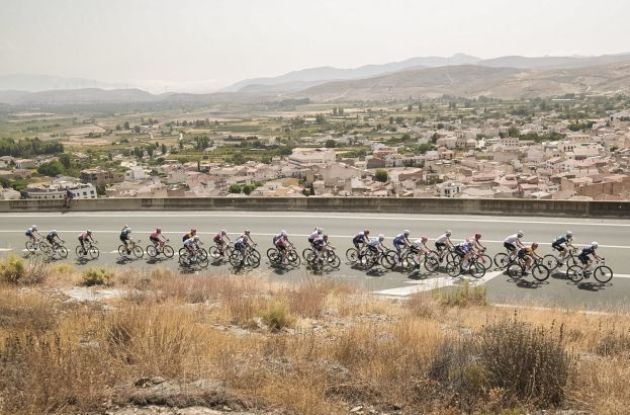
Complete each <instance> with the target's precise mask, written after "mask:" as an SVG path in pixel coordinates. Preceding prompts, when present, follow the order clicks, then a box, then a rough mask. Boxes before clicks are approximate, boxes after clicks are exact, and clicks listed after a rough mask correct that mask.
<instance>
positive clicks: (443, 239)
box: [435, 234, 448, 245]
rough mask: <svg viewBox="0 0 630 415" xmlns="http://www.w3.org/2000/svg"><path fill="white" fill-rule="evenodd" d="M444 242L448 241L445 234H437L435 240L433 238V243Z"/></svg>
mask: <svg viewBox="0 0 630 415" xmlns="http://www.w3.org/2000/svg"><path fill="white" fill-rule="evenodd" d="M446 242H448V236H447V235H446V234H444V235H441V236H439V237H438V238H437V239H436V240H435V244H436V245H437V244H444V245H445V244H446Z"/></svg>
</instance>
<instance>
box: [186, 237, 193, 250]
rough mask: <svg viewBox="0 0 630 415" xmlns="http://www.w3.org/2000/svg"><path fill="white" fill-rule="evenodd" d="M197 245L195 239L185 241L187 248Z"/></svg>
mask: <svg viewBox="0 0 630 415" xmlns="http://www.w3.org/2000/svg"><path fill="white" fill-rule="evenodd" d="M194 245H195V240H194V239H193V238H188V239H186V240H185V241H184V246H185V247H186V248H189V249H190V248H192V247H193V246H194Z"/></svg>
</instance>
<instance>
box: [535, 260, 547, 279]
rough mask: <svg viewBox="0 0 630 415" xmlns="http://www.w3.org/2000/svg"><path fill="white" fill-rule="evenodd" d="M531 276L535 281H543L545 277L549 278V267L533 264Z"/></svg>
mask: <svg viewBox="0 0 630 415" xmlns="http://www.w3.org/2000/svg"><path fill="white" fill-rule="evenodd" d="M532 277H534V279H536V281H540V282H543V281H545V280H546V279H547V278H549V268H547V267H546V266H544V265H540V264H535V265H534V266H533V267H532Z"/></svg>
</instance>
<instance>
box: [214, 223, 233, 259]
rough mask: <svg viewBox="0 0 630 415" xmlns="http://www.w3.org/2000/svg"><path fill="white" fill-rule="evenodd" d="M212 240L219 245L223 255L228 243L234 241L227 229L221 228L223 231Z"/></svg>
mask: <svg viewBox="0 0 630 415" xmlns="http://www.w3.org/2000/svg"><path fill="white" fill-rule="evenodd" d="M226 239H227V242H226ZM212 240H213V241H214V243H215V244H216V245H217V248H218V249H219V252H220V253H221V256H224V255H225V246H226V245H227V243H228V242H232V241H231V240H230V237H229V236H228V234H227V231H226V230H225V229H223V230H221V232H219V233H217V234H216V235H214V238H213V239H212Z"/></svg>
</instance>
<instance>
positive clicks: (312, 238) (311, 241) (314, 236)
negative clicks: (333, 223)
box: [308, 231, 320, 243]
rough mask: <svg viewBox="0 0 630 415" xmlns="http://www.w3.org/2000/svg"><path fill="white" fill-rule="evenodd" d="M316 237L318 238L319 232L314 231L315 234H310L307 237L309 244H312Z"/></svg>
mask: <svg viewBox="0 0 630 415" xmlns="http://www.w3.org/2000/svg"><path fill="white" fill-rule="evenodd" d="M318 236H320V234H319V232H318V231H315V232H313V233H311V234H310V235H309V236H308V241H309V242H310V243H313V241H314V240H315V238H317V237H318Z"/></svg>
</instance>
